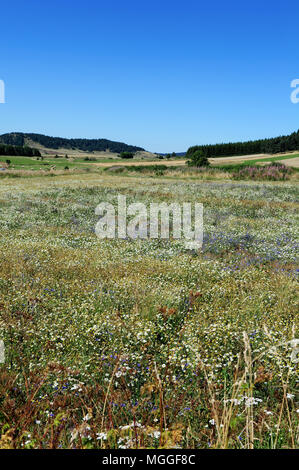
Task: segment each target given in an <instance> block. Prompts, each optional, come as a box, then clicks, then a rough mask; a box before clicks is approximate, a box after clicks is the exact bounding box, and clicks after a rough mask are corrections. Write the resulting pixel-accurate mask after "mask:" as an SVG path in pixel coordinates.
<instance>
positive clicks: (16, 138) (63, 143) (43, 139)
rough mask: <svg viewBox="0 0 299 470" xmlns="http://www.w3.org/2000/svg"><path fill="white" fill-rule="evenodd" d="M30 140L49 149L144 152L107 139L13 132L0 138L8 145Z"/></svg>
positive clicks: (0, 140) (139, 148)
mask: <svg viewBox="0 0 299 470" xmlns="http://www.w3.org/2000/svg"><path fill="white" fill-rule="evenodd" d="M26 139H30V141H32V142H36V143H38V144H40V145H42V146H44V147H46V148H49V149H59V148H64V149H72V150H82V151H84V152H89V153H91V152H102V151H105V150H110V152H115V153H121V152H137V151H138V150H144V149H143V148H141V147H135V146H133V145H127V144H124V143H122V142H113V141H112V140H107V139H64V138H62V137H49V136H47V135H43V134H23V133H21V132H14V133H10V134H3V135H1V136H0V142H1V143H3V144H10V145H25V140H26Z"/></svg>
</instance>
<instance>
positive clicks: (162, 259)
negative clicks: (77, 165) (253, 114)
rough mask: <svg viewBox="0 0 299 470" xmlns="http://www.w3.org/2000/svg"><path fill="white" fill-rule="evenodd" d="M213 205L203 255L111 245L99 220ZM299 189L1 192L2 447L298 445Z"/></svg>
mask: <svg viewBox="0 0 299 470" xmlns="http://www.w3.org/2000/svg"><path fill="white" fill-rule="evenodd" d="M118 194H123V195H126V196H127V201H128V204H129V203H131V202H144V203H146V204H148V203H150V202H166V203H170V202H174V201H175V202H186V201H188V202H202V203H203V204H204V243H203V247H202V250H200V251H198V252H194V251H188V250H186V248H185V246H184V243H183V241H181V240H174V239H170V240H166V239H165V240H161V239H152V240H135V241H133V240H131V239H124V240H99V239H98V238H97V237H96V235H95V233H94V227H95V224H96V222H97V217H96V216H95V212H94V211H95V207H96V206H97V204H98V203H100V202H102V201H107V202H110V203H115V202H116V199H117V195H118ZM298 194H299V191H298V184H297V183H296V182H292V181H288V182H241V181H238V182H236V181H230V180H219V181H200V180H198V181H195V180H194V179H191V178H188V176H186V177H184V178H183V177H182V178H180V177H176V179H169V178H163V177H146V176H144V175H143V176H142V177H141V176H140V177H138V176H136V175H135V176H123V175H112V174H107V172H104V171H103V172H102V173H100V174H98V173H85V174H84V173H82V174H75V173H74V174H71V173H70V174H66V175H65V174H62V175H54V176H53V177H51V178H46V177H42V176H36V177H34V178H23V177H19V178H14V179H12V178H2V179H1V180H0V226H1V229H0V237H1V262H0V337H2V338H3V340H4V344H5V362H4V364H0V400H1V402H0V404H1V406H0V422H1V427H0V432H1V437H0V447H4V448H12V447H17V448H64V447H72V448H82V447H84V448H136V447H137V448H139V447H144V448H157V447H162V448H189V447H190V448H283V447H296V446H298V437H299V428H298V425H299V421H298V417H299V413H298V411H299V404H298V397H297V396H296V390H297V384H298V362H297V356H296V343H294V342H292V341H293V340H294V339H295V338H298V337H299V336H298V294H297V288H298V283H297V276H298V259H297V255H298Z"/></svg>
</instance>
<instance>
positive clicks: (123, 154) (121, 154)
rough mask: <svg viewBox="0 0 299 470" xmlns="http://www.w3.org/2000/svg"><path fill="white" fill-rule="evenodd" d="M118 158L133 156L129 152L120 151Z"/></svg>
mask: <svg viewBox="0 0 299 470" xmlns="http://www.w3.org/2000/svg"><path fill="white" fill-rule="evenodd" d="M119 156H120V158H133V157H134V154H133V153H131V152H122V153H120V154H119Z"/></svg>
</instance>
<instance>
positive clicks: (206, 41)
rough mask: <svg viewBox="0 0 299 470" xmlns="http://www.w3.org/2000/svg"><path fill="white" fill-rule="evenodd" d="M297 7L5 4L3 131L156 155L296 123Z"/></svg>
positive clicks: (35, 0)
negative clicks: (100, 142) (114, 144)
mask: <svg viewBox="0 0 299 470" xmlns="http://www.w3.org/2000/svg"><path fill="white" fill-rule="evenodd" d="M298 23H299V4H298V2H296V1H288V0H285V1H277V0H276V1H273V0H272V1H268V0H259V1H257V0H251V1H247V2H245V1H240V0H238V1H230V0H228V1H224V0H222V1H217V0H216V1H215V0H214V1H210V2H208V1H200V0H181V1H176V0H159V1H157V0H150V1H145V0H138V1H137V0H126V1H125V0H122V1H121V0H116V1H113V0H112V1H107V0H106V1H101V0H85V1H79V0H51V1H49V0H26V1H25V0H17V1H15V0H10V1H8V2H1V27H0V38H1V48H0V65H1V66H0V79H2V80H4V82H5V85H6V103H5V104H0V133H4V132H11V131H22V132H38V133H43V134H47V135H52V136H60V137H86V138H107V139H111V140H117V141H122V142H126V143H129V144H133V145H138V146H141V147H144V148H146V149H148V150H151V151H157V152H158V151H159V152H172V151H175V152H181V151H185V150H186V149H187V148H188V147H189V146H190V145H195V144H204V143H216V142H227V141H235V140H248V139H255V138H264V137H273V136H276V135H280V134H287V133H290V132H293V131H294V130H298V128H299V104H297V105H295V104H292V103H291V100H290V94H291V91H292V90H291V88H290V83H291V81H292V80H293V79H298V78H299V60H298V59H299V49H298Z"/></svg>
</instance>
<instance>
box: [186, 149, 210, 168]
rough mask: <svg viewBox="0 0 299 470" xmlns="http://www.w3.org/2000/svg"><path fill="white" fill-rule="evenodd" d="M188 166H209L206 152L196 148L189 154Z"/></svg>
mask: <svg viewBox="0 0 299 470" xmlns="http://www.w3.org/2000/svg"><path fill="white" fill-rule="evenodd" d="M188 165H189V166H197V167H199V166H209V165H210V162H209V160H208V157H207V155H206V153H205V152H204V151H203V150H196V152H194V153H192V155H191V156H190V160H189V161H188Z"/></svg>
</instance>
